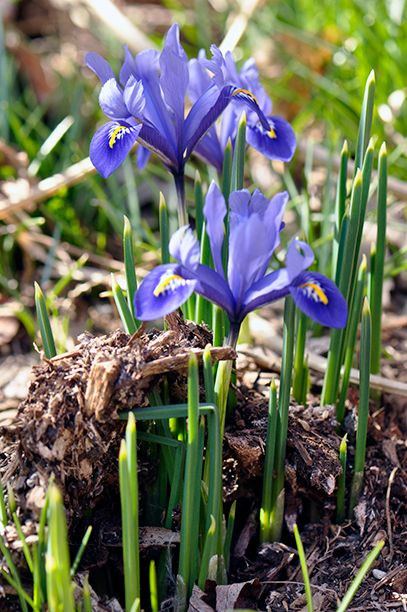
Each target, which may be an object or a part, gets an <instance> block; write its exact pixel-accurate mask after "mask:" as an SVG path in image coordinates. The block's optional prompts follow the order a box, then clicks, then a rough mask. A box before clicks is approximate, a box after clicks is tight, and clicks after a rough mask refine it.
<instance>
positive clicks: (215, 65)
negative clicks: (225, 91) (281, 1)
mask: <svg viewBox="0 0 407 612" xmlns="http://www.w3.org/2000/svg"><path fill="white" fill-rule="evenodd" d="M211 52H212V58H211V59H210V60H208V59H207V57H206V54H205V52H204V51H201V52H200V54H199V57H198V59H193V60H190V62H189V95H190V98H191V100H192V101H193V102H195V100H197V99H198V98H199V96H201V95H202V94H203V92H204V91H205V89H206V88H208V87H210V86H211V85H215V86H217V87H218V88H219V89H221V88H222V87H224V86H225V85H231V86H234V87H235V88H236V89H235V96H237V98H238V101H240V103H242V102H244V101H245V100H246V101H247V100H251V101H255V102H256V103H257V105H258V107H259V108H260V110H261V112H262V114H263V116H265V117H266V118H267V119H266V123H265V122H264V121H261V120H260V119H259V114H258V113H257V112H256V113H255V112H253V110H252V109H249V111H248V116H247V133H246V138H247V142H248V144H249V145H250V146H252V147H253V148H255V149H257V150H258V151H260V153H262V154H263V155H265V156H266V157H268V158H269V159H277V160H280V161H284V162H287V161H290V160H291V158H292V157H293V155H294V152H295V148H296V139H295V134H294V131H293V129H292V127H291V126H290V124H289V123H288V122H287V121H285V119H283V118H282V117H278V116H272V115H271V112H272V102H271V100H270V98H269V96H268V95H267V94H266V92H265V90H264V87H263V86H262V85H261V83H260V80H259V72H258V70H257V67H256V64H255V61H254V59H253V58H251V59H249V60H248V61H246V62H245V63H244V64H243V67H242V69H241V70H240V72H238V70H237V67H236V64H235V61H234V59H233V56H232V54H231V53H230V51H228V52H227V53H226V54H225V55H224V56H223V54H222V52H221V51H220V50H219V49H218V47H216V45H212V46H211ZM208 71H209V72H208ZM210 74H212V75H213V76H212V77H211V76H210ZM236 92H239V93H238V94H237V93H236ZM240 114H241V108H240V105H239V104H232V105H230V106H229V107H228V108H227V109H226V110H225V112H224V113H223V115H222V121H221V126H220V131H219V132H218V131H217V130H216V128H215V126H212V127H211V128H210V129H209V130H208V132H207V133H206V134H205V136H204V137H203V138H202V139H201V140H200V142H199V143H198V145H197V147H196V153H197V154H198V155H200V156H201V157H203V158H204V159H205V160H206V161H208V162H209V163H210V164H212V165H214V166H215V167H216V168H217V170H219V171H220V170H222V164H223V157H224V150H225V147H226V144H227V141H228V139H229V138H230V139H231V141H232V143H234V141H235V138H236V133H237V127H238V123H239V118H240Z"/></svg>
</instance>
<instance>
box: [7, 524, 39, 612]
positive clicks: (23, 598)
mask: <svg viewBox="0 0 407 612" xmlns="http://www.w3.org/2000/svg"><path fill="white" fill-rule="evenodd" d="M0 552H1V554H2V555H3V557H4V560H5V562H6V564H7V567H8V570H9V572H10V574H8V573H7V572H5V571H4V570H1V575H2V576H3V578H5V579H6V580H7V581H8V582H9V583H10V584H11V586H12V587H13V588H14V589H15V590H16V593H17V595H18V598H19V600H20V606H21V610H22V611H23V612H28V607H27V596H28V595H27V593H26V592H25V590H24V588H23V585H22V584H21V580H20V575H19V573H18V570H17V568H16V566H15V564H14V562H13V559H12V558H11V555H10V551H9V549H8V548H7V546H6V545H5V543H4V540H3V538H2V536H0ZM28 603H29V605H32V604H31V603H30V602H28Z"/></svg>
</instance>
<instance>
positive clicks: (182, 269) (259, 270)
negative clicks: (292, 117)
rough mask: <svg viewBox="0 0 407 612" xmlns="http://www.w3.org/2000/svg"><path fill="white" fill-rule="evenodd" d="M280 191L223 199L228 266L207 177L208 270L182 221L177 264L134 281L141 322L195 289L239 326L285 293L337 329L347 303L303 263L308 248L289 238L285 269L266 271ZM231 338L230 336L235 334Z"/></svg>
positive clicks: (216, 194)
mask: <svg viewBox="0 0 407 612" xmlns="http://www.w3.org/2000/svg"><path fill="white" fill-rule="evenodd" d="M287 200H288V194H287V193H286V192H283V193H278V194H277V195H275V196H274V197H273V198H272V199H271V200H268V199H267V198H266V197H265V196H264V195H263V194H262V193H261V192H260V191H259V190H256V191H254V193H253V194H250V192H249V191H248V190H246V189H242V190H240V191H234V192H232V193H231V194H230V197H229V207H230V210H229V242H228V264H227V272H226V273H225V271H224V267H223V261H222V251H223V242H224V239H225V231H224V219H225V216H226V213H227V209H226V205H225V200H224V197H223V195H222V193H221V191H220V190H219V188H218V186H217V185H216V184H215V183H214V182H212V184H211V186H210V188H209V190H208V193H207V196H206V200H205V206H204V216H205V221H206V231H207V233H208V237H209V241H210V246H211V252H212V258H213V262H214V268H215V269H211V268H209V267H208V266H205V265H202V264H201V263H200V248H199V243H198V241H197V240H196V238H195V236H194V234H193V232H192V229H191V228H190V227H189V226H184V227H181V228H180V229H179V230H178V231H177V232H176V233H175V234H174V235H173V236H172V238H171V241H170V253H171V255H172V257H173V258H174V259H175V260H176V261H177V263H171V264H165V265H160V266H158V267H157V268H155V269H154V270H152V271H151V272H150V273H149V274H148V275H147V276H146V278H145V279H144V280H143V282H142V283H141V285H140V287H139V289H138V291H137V293H136V295H135V308H136V316H137V317H138V318H139V319H141V320H144V321H148V320H153V319H157V318H159V317H162V316H164V315H166V314H168V313H170V312H172V311H174V310H175V309H177V308H178V307H179V306H181V305H182V304H183V303H184V302H185V301H186V300H187V299H188V298H189V296H190V295H191V294H192V293H193V291H195V292H196V293H198V294H200V295H202V296H204V297H205V298H207V299H208V300H210V301H211V302H213V303H215V304H217V305H218V306H220V307H221V308H223V309H224V310H225V312H226V313H227V315H228V317H229V320H230V323H231V329H234V330H235V331H238V329H239V327H240V324H241V323H242V321H243V319H244V318H245V316H246V315H247V314H248V313H249V312H251V311H252V310H254V309H257V308H260V307H261V306H264V305H265V304H269V303H270V302H274V301H275V300H278V299H280V298H282V297H284V296H286V295H288V294H291V295H292V297H293V299H294V301H295V303H296V305H297V306H298V307H299V308H300V309H301V310H302V311H303V312H305V313H306V314H307V315H308V316H310V317H311V318H312V319H314V320H315V321H317V322H318V323H320V324H322V325H327V326H328V327H344V326H345V324H346V319H347V305H346V301H345V299H344V298H343V296H342V294H341V293H340V291H339V290H338V288H337V287H336V285H335V284H334V283H333V282H332V281H331V280H330V279H328V278H326V277H325V276H323V275H322V274H318V273H317V272H311V271H308V270H307V269H308V268H309V267H310V266H311V264H312V263H313V261H314V255H313V252H312V249H311V247H310V246H309V245H308V244H306V243H305V242H302V241H300V240H293V241H292V242H291V243H290V245H289V247H288V250H287V255H286V260H285V264H286V265H285V267H283V268H280V269H277V270H274V271H272V272H269V273H267V269H268V266H269V263H270V259H271V257H272V255H273V252H274V251H275V249H276V248H277V247H278V245H279V244H280V231H281V229H282V228H283V227H284V224H283V221H282V219H283V214H284V209H285V206H286V203H287ZM234 336H235V337H236V334H234Z"/></svg>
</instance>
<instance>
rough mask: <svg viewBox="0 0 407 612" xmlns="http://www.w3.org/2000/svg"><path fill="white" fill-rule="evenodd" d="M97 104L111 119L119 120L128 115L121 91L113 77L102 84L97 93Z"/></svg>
mask: <svg viewBox="0 0 407 612" xmlns="http://www.w3.org/2000/svg"><path fill="white" fill-rule="evenodd" d="M99 104H100V108H101V109H102V111H103V112H104V113H105V115H107V116H108V117H110V118H111V119H116V120H118V121H120V120H121V119H128V118H129V117H130V113H129V111H128V110H127V107H126V105H125V103H124V100H123V91H122V90H121V88H120V87H119V85H118V84H117V81H116V79H114V78H113V79H109V80H108V81H106V83H104V84H103V87H102V89H101V90H100V94H99Z"/></svg>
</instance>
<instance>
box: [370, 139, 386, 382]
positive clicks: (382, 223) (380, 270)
mask: <svg viewBox="0 0 407 612" xmlns="http://www.w3.org/2000/svg"><path fill="white" fill-rule="evenodd" d="M378 174H379V184H378V190H377V236H376V257H375V265H374V273H372V288H371V292H370V295H371V298H370V299H371V302H370V308H371V311H372V328H373V329H374V330H375V333H374V334H373V336H372V374H378V373H379V372H380V357H381V350H382V338H381V329H382V322H381V319H382V300H383V279H384V259H385V253H386V224H387V149H386V143H383V144H382V146H381V148H380V151H379V168H378Z"/></svg>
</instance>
